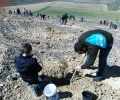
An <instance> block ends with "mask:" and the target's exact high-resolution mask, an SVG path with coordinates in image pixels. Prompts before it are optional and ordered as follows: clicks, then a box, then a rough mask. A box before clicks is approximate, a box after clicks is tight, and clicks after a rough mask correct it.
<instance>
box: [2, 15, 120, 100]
mask: <svg viewBox="0 0 120 100" xmlns="http://www.w3.org/2000/svg"><path fill="white" fill-rule="evenodd" d="M97 28H100V29H104V30H106V31H109V32H111V33H112V35H113V37H114V46H113V48H112V50H111V52H110V54H109V56H108V64H107V68H106V71H105V74H104V77H105V79H104V80H102V81H101V82H93V78H92V77H90V76H94V75H95V73H96V71H97V65H98V58H97V60H96V61H95V63H94V65H93V67H91V69H86V70H84V71H83V72H77V74H76V75H75V77H74V78H73V81H72V83H69V80H70V78H71V76H72V74H73V72H74V67H75V66H76V65H78V64H79V63H80V61H81V60H82V59H83V57H84V55H81V56H80V55H78V54H77V53H75V52H74V49H73V46H74V43H75V42H76V41H77V39H78V36H80V35H81V34H82V33H83V32H86V31H88V30H92V29H97ZM119 31H120V29H119V28H118V29H116V30H115V29H109V26H104V25H99V22H93V21H87V20H86V22H84V23H80V22H79V21H77V20H75V21H73V20H68V23H67V25H61V22H59V20H58V19H49V20H46V21H43V20H40V18H35V17H34V16H32V17H31V16H28V17H26V16H22V15H14V14H12V15H8V14H4V13H1V14H0V50H1V52H0V61H1V63H0V91H1V92H0V100H1V99H2V98H3V100H47V98H46V96H45V95H44V94H43V89H41V91H40V95H39V97H33V96H32V95H31V93H30V91H28V89H27V87H26V85H25V82H23V81H22V79H21V78H20V76H19V73H17V72H16V70H15V67H14V60H15V57H16V56H18V55H19V53H20V52H19V46H20V44H21V43H23V42H29V43H31V45H32V46H33V54H34V56H33V57H35V58H37V60H38V62H39V64H41V65H42V68H43V69H42V71H41V72H40V73H39V75H43V76H44V81H45V82H46V83H45V85H47V84H49V83H54V84H55V85H56V86H57V88H58V90H59V91H58V94H59V100H82V92H83V91H84V90H89V91H91V92H92V93H94V94H95V95H96V96H97V99H96V100H119V99H120V95H119V94H120V86H119V84H120V62H119V59H120V43H119V41H120V34H119ZM61 60H65V61H66V63H67V64H68V67H67V68H66V69H65V70H64V71H65V72H66V77H64V78H62V77H63V74H62V73H63V69H62V68H61V67H60V66H61V65H64V64H63V63H61V62H60V61H61ZM84 62H85V59H84V60H83V63H84ZM82 73H83V74H82Z"/></svg>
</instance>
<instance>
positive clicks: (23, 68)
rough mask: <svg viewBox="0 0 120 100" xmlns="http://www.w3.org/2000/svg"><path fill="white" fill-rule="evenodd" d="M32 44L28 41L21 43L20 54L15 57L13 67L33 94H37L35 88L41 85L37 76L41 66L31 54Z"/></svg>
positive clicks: (40, 80) (41, 82)
mask: <svg viewBox="0 0 120 100" xmlns="http://www.w3.org/2000/svg"><path fill="white" fill-rule="evenodd" d="M31 51H32V46H31V45H30V44H29V43H25V44H22V45H21V47H20V52H21V54H20V55H19V56H17V57H16V58H15V68H16V70H17V71H18V72H19V73H20V76H21V78H22V79H23V81H24V82H25V83H26V85H27V86H28V89H30V90H31V92H32V94H33V95H34V96H37V90H38V89H40V87H41V86H42V85H43V80H42V79H41V77H40V76H38V72H40V71H41V70H42V67H41V66H40V65H39V63H38V62H37V59H36V58H33V57H32V56H33V55H31Z"/></svg>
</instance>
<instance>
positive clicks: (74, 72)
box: [70, 54, 86, 82]
mask: <svg viewBox="0 0 120 100" xmlns="http://www.w3.org/2000/svg"><path fill="white" fill-rule="evenodd" d="M85 56H86V54H85ZM85 56H84V57H83V59H82V60H81V62H80V65H81V63H82V62H83V60H84V58H85ZM77 66H78V67H80V66H79V65H77ZM76 71H77V70H76V69H75V71H74V73H73V75H72V78H71V79H70V82H72V79H73V77H74V76H75V73H76Z"/></svg>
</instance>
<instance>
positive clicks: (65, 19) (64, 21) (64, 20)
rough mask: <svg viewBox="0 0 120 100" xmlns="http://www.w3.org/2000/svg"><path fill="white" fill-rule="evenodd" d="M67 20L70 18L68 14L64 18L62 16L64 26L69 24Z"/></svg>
mask: <svg viewBox="0 0 120 100" xmlns="http://www.w3.org/2000/svg"><path fill="white" fill-rule="evenodd" d="M67 18H68V14H66V13H65V14H64V15H63V16H62V25H63V24H64V25H66V23H67Z"/></svg>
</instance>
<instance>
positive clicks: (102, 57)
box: [97, 41, 113, 76]
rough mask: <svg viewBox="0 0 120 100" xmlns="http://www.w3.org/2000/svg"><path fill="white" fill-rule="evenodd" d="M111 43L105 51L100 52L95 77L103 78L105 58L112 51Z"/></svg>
mask: <svg viewBox="0 0 120 100" xmlns="http://www.w3.org/2000/svg"><path fill="white" fill-rule="evenodd" d="M112 45H113V41H112V42H111V43H110V44H108V46H107V47H106V48H105V49H101V50H100V55H99V64H98V72H97V76H103V73H104V70H105V68H106V64H107V57H108V54H109V52H110V50H111V49H112Z"/></svg>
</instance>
